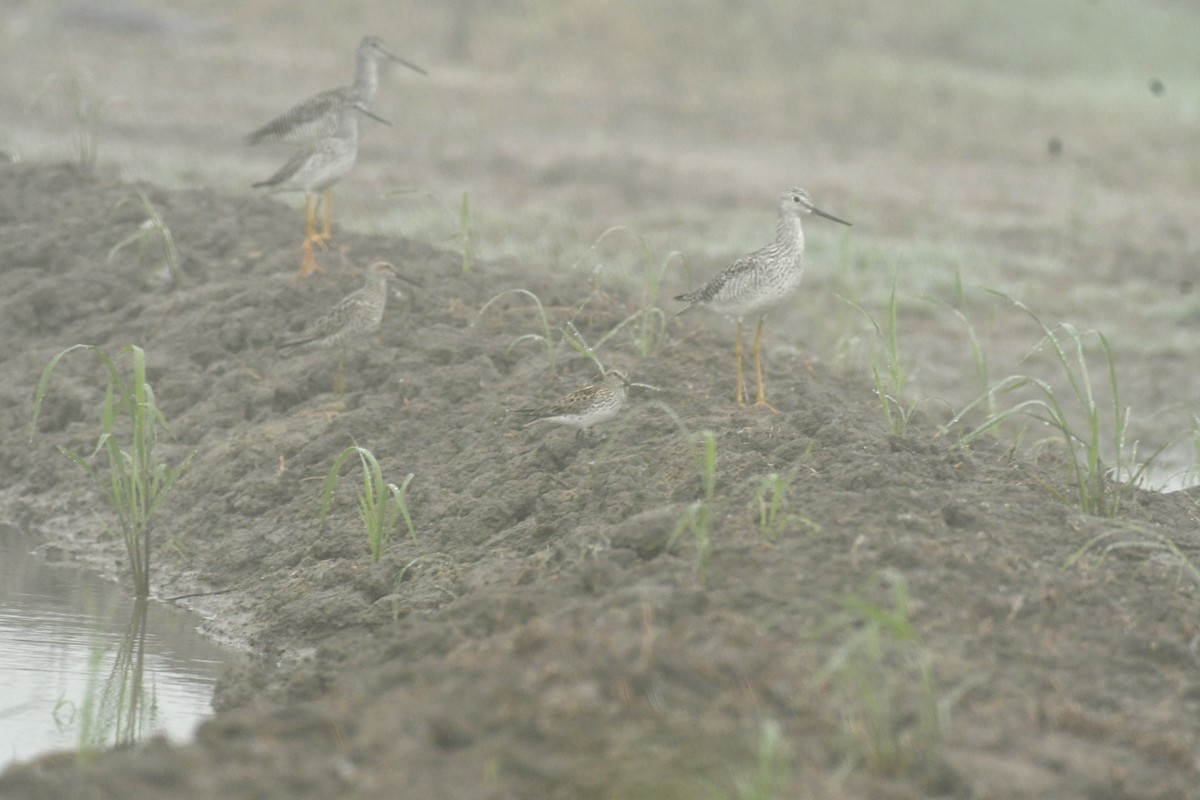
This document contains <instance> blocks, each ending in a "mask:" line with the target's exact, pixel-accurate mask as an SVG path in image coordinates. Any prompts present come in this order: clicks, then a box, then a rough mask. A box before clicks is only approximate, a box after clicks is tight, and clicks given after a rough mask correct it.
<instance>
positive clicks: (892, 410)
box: [842, 271, 917, 437]
mask: <svg viewBox="0 0 1200 800" xmlns="http://www.w3.org/2000/svg"><path fill="white" fill-rule="evenodd" d="M898 280H899V271H897V272H896V273H895V274H894V275H893V276H892V291H891V294H890V295H889V296H888V302H887V321H886V325H885V326H881V325H880V324H879V322H878V321H877V320H876V319H875V317H874V315H873V314H871V313H870V312H869V311H867V310H866V309H865V308H863V307H862V306H860V305H858V304H857V303H855V302H854V301H852V300H847V299H846V298H844V297H843V298H842V300H843V302H845V303H847V304H849V305H850V306H851V307H852V308H855V309H857V310H858V311H860V312H862V313H863V314H864V315H865V316H866V318H867V319H868V320H869V321H870V323H871V327H872V328H874V329H875V336H876V338H878V340H879V342H880V343H881V344H882V345H883V361H884V369H883V370H882V371H881V370H880V367H879V363H878V361H877V360H876V359H874V358H872V361H871V380H872V382H873V383H874V385H875V394H877V395H878V396H879V401H880V403H881V405H882V408H883V416H884V419H886V420H887V425H888V430H890V431H891V432H892V434H894V435H895V436H901V437H903V436H906V435H907V434H908V426H909V423H910V422H911V421H912V418H913V414H915V413H916V410H917V403H915V402H913V401H909V400H906V399H905V397H904V395H905V392H906V391H907V389H908V381H909V377H910V376H909V372H908V370H907V368H905V367H904V366H903V364H902V363H901V361H900V339H899V333H898V328H899V326H898V322H897V315H896V284H897V281H898Z"/></svg>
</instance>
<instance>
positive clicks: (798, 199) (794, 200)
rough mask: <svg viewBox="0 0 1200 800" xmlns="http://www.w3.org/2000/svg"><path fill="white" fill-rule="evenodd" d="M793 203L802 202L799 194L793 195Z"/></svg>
mask: <svg viewBox="0 0 1200 800" xmlns="http://www.w3.org/2000/svg"><path fill="white" fill-rule="evenodd" d="M792 202H793V203H799V202H800V195H798V194H794V195H792Z"/></svg>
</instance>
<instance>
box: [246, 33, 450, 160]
mask: <svg viewBox="0 0 1200 800" xmlns="http://www.w3.org/2000/svg"><path fill="white" fill-rule="evenodd" d="M385 58H386V59H391V60H392V61H395V62H397V63H400V64H403V65H404V66H406V67H408V68H409V69H412V70H416V71H417V72H419V73H421V74H422V75H426V74H428V73H426V72H425V70H423V69H421V68H420V67H418V66H417V65H416V64H412V63H410V62H408V61H405V60H404V59H403V58H400V56H398V55H396V54H394V53H391V52H389V51H388V49H387V48H386V47H385V46H384V43H383V40H382V39H380V38H379V37H378V36H367V37H364V38H363V40H362V41H361V42H359V44H358V67H357V69H356V71H355V73H354V83H352V84H350V85H349V86H341V87H338V88H337V89H329V90H327V91H324V92H321V93H320V94H316V95H313V96H312V97H310V98H308V99H307V100H305V101H304V102H302V103H300V104H298V105H295V106H293V107H292V108H290V109H288V110H287V111H286V112H284V113H283V114H281V115H280V116H278V117H276V118H275V119H273V120H271V121H270V122H268V123H267V124H266V125H263V126H262V127H261V128H259V129H258V130H256V131H254V132H253V133H251V134H250V135H248V136H247V137H246V141H247V142H248V143H250V144H258V143H259V142H267V141H277V142H287V143H289V144H311V143H312V142H315V141H317V140H319V139H325V138H327V137H329V136H333V135H334V134H335V133H337V129H338V115H339V113H340V112H341V110H342V108H343V107H344V106H345V105H347V104H350V105H356V106H359V107H361V108H364V109H366V110H368V111H370V110H372V109H373V108H374V107H375V95H376V94H377V93H378V92H379V62H381V61H383V60H384V59H385Z"/></svg>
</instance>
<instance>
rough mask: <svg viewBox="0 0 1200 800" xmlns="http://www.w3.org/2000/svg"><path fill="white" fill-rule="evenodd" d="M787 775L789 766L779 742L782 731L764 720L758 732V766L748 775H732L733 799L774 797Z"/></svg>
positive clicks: (778, 792) (782, 744) (783, 745)
mask: <svg viewBox="0 0 1200 800" xmlns="http://www.w3.org/2000/svg"><path fill="white" fill-rule="evenodd" d="M790 777H791V765H790V764H789V762H788V756H787V752H786V748H785V744H784V741H783V731H782V729H781V728H780V727H779V723H778V722H776V721H775V720H767V721H766V722H764V723H763V724H762V726H761V728H760V729H759V734H758V765H757V768H756V769H755V770H754V772H752V773H750V774H748V775H738V776H735V777H734V780H733V788H734V791H735V794H734V797H735V798H736V800H775V798H782V797H784V795H783V794H782V792H783V791H784V790H785V788H786V784H787V782H788V780H789V778H790Z"/></svg>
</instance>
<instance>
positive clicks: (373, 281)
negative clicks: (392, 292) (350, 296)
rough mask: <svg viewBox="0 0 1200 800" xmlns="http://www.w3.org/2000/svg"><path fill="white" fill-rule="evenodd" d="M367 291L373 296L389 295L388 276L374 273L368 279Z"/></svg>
mask: <svg viewBox="0 0 1200 800" xmlns="http://www.w3.org/2000/svg"><path fill="white" fill-rule="evenodd" d="M367 291H368V292H370V293H371V294H381V295H384V296H386V295H387V275H384V274H383V273H382V272H372V273H371V274H370V276H369V277H368V278H367Z"/></svg>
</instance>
